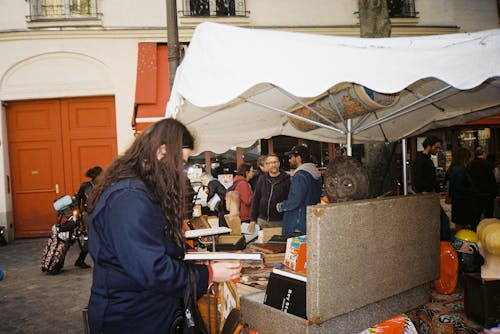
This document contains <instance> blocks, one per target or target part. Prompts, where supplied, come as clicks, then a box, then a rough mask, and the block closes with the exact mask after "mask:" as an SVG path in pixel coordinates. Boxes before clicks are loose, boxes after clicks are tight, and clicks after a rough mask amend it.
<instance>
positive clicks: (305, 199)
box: [276, 145, 321, 234]
mask: <svg viewBox="0 0 500 334" xmlns="http://www.w3.org/2000/svg"><path fill="white" fill-rule="evenodd" d="M285 154H286V155H288V156H289V159H288V161H289V162H290V168H292V169H295V173H294V174H293V177H292V180H291V183H290V192H289V193H288V198H287V199H286V200H285V201H283V202H281V203H278V204H277V205H276V209H277V210H278V211H279V212H284V213H285V214H284V216H283V224H282V234H290V233H292V232H295V231H299V232H302V233H306V232H307V231H306V225H307V224H306V208H307V206H308V205H315V204H318V203H319V201H320V197H321V174H320V172H319V171H318V169H317V168H316V166H315V165H314V164H313V163H312V162H311V154H310V152H309V149H308V148H307V147H306V146H303V145H299V146H294V147H292V149H291V150H290V152H286V153H285Z"/></svg>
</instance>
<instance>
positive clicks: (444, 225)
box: [412, 136, 451, 241]
mask: <svg viewBox="0 0 500 334" xmlns="http://www.w3.org/2000/svg"><path fill="white" fill-rule="evenodd" d="M442 143H443V141H442V140H441V139H439V137H436V136H429V137H427V138H425V140H424V142H423V143H422V146H423V148H424V150H423V151H422V152H417V156H416V158H415V162H414V163H413V175H412V182H413V190H414V191H415V192H416V193H423V192H437V193H439V184H438V182H437V177H436V167H435V166H434V162H432V159H431V155H436V154H437V153H438V152H439V150H440V149H441V145H442ZM439 211H440V213H439V215H440V216H439V221H440V238H441V240H442V241H449V240H450V238H451V231H450V219H449V218H448V215H447V214H446V212H444V210H443V208H442V207H439Z"/></svg>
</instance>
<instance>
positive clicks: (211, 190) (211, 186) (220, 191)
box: [207, 179, 227, 213]
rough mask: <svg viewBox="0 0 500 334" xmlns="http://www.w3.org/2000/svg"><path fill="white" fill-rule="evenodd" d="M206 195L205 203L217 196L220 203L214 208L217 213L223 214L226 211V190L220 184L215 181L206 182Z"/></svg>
mask: <svg viewBox="0 0 500 334" xmlns="http://www.w3.org/2000/svg"><path fill="white" fill-rule="evenodd" d="M207 188H208V194H207V202H208V201H210V200H211V199H212V197H214V196H215V194H217V195H219V197H220V199H221V202H220V204H219V205H217V207H216V211H217V212H223V213H224V212H225V211H226V192H227V189H226V187H224V185H223V184H222V183H220V181H219V180H217V179H212V180H210V181H209V182H208V185H207Z"/></svg>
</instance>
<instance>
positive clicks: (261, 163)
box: [249, 155, 267, 190]
mask: <svg viewBox="0 0 500 334" xmlns="http://www.w3.org/2000/svg"><path fill="white" fill-rule="evenodd" d="M266 172H267V169H266V156H265V155H259V156H258V157H257V169H255V170H254V172H253V177H252V178H251V179H250V181H249V182H250V186H252V190H255V186H256V185H257V182H258V181H259V178H260V177H261V176H262V175H264V174H266Z"/></svg>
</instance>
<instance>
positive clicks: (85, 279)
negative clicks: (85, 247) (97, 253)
mask: <svg viewBox="0 0 500 334" xmlns="http://www.w3.org/2000/svg"><path fill="white" fill-rule="evenodd" d="M47 239H48V238H36V239H18V240H14V241H12V242H10V243H9V244H8V245H7V246H3V247H0V268H2V270H3V271H4V272H5V277H4V278H3V280H2V281H0V332H1V333H9V334H21V333H22V334H29V333H40V334H44V333H65V334H73V333H75V334H76V333H78V334H80V333H83V321H82V310H83V308H84V307H85V306H86V305H87V303H88V299H89V296H90V286H91V283H92V269H80V268H77V267H75V266H74V265H73V264H74V262H75V260H76V258H77V257H78V254H79V251H80V250H79V248H78V245H77V244H76V243H75V244H74V245H72V246H71V248H70V249H69V252H68V254H67V256H66V260H65V263H64V268H63V270H62V271H61V273H59V274H58V275H48V274H46V273H43V272H42V271H41V270H40V261H41V255H42V251H43V248H44V247H45V245H46V243H47ZM86 262H87V263H89V264H91V265H92V260H91V259H90V256H88V257H87V259H86Z"/></svg>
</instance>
